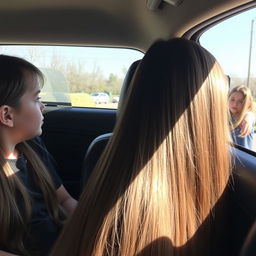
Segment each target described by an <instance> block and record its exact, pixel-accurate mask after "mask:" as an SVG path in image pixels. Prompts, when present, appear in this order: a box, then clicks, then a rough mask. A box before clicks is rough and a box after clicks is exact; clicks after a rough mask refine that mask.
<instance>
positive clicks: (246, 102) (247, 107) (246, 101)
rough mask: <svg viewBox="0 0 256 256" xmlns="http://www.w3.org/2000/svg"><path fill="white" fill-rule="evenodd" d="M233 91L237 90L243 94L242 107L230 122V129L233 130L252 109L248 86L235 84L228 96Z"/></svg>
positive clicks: (251, 98)
mask: <svg viewBox="0 0 256 256" xmlns="http://www.w3.org/2000/svg"><path fill="white" fill-rule="evenodd" d="M234 92H239V93H241V94H242V95H243V107H242V110H241V112H240V113H239V115H238V117H237V118H236V120H235V122H234V123H232V128H231V129H232V130H234V129H235V128H237V127H238V126H239V125H240V124H241V122H242V121H243V120H244V118H245V115H246V113H248V112H253V111H254V106H253V97H252V93H251V90H250V88H248V87H246V86H244V85H239V86H236V87H234V88H233V89H231V91H230V92H229V94H228V98H230V97H231V95H232V94H233V93H234Z"/></svg>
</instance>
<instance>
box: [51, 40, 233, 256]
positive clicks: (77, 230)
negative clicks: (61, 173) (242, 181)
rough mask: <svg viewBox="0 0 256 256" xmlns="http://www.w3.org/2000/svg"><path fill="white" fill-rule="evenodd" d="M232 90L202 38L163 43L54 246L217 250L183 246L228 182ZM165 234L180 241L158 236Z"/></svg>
mask: <svg viewBox="0 0 256 256" xmlns="http://www.w3.org/2000/svg"><path fill="white" fill-rule="evenodd" d="M227 93H228V82H227V79H226V77H225V76H224V75H223V72H222V69H221V68H220V66H219V64H218V63H217V62H216V60H215V58H214V57H213V56H212V55H211V54H210V53H209V52H207V51H206V50H205V49H203V48H202V47H200V46H199V45H198V44H196V43H194V42H191V41H187V40H185V39H172V40H169V41H158V42H156V43H154V44H153V45H152V46H151V47H150V49H149V50H148V52H147V53H146V55H145V56H144V58H143V59H142V61H141V63H140V65H139V67H138V69H137V71H136V73H135V76H134V78H133V80H132V84H131V87H130V88H129V92H128V96H127V100H126V102H125V105H124V107H123V108H122V110H121V113H120V119H119V120H118V122H117V125H116V127H115V129H114V132H113V134H114V135H113V137H112V139H111V140H110V142H109V143H108V145H107V147H106V149H105V151H104V153H103V155H102V157H101V158H100V161H99V162H98V164H97V166H96V168H95V169H94V171H93V173H92V175H91V177H90V179H89V181H88V184H87V186H86V187H85V189H84V191H83V193H82V196H81V198H80V201H79V204H78V207H77V209H76V211H75V213H74V214H73V216H72V219H71V221H70V222H69V223H68V224H67V226H65V228H64V231H63V232H62V234H61V236H60V238H59V239H58V242H57V244H56V247H55V249H54V250H53V252H52V254H51V255H54V256H55V255H56V256H58V255H62V256H65V255H67V256H68V255H73V256H92V255H93V256H103V255H104V256H106V255H108V256H134V255H151V256H153V255H154V256H155V255H207V254H200V249H199V248H198V247H196V246H195V245H192V249H193V252H194V254H193V253H192V251H190V252H189V253H190V254H188V252H186V253H185V254H182V253H181V252H179V251H178V250H176V248H179V247H182V246H183V245H185V244H186V243H187V242H188V241H189V239H191V238H192V237H193V235H194V234H195V232H196V231H197V230H198V228H199V226H200V225H201V224H202V223H203V222H204V220H205V219H206V217H207V216H208V215H209V214H211V211H212V209H213V207H214V205H215V203H216V201H217V200H218V199H219V198H220V196H221V195H222V193H223V191H224V188H225V187H226V185H227V182H228V178H229V175H230V154H229V149H228V140H229V127H228V106H227ZM161 238H163V240H162V241H170V243H171V244H172V249H170V248H169V247H168V246H166V243H165V242H159V243H155V241H157V240H159V239H161ZM204 239H205V241H208V242H209V239H210V238H209V234H208V233H207V232H206V234H205V237H204ZM146 247H148V249H147V250H146V251H144V250H145V248H146Z"/></svg>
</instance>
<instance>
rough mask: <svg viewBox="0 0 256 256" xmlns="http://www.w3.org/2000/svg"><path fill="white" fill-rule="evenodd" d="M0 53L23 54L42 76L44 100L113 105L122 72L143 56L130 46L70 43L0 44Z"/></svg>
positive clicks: (117, 95)
mask: <svg viewBox="0 0 256 256" xmlns="http://www.w3.org/2000/svg"><path fill="white" fill-rule="evenodd" d="M0 53H1V54H8V55H12V56H18V57H21V58H24V59H26V60H28V61H30V62H32V63H33V64H34V65H36V66H37V67H38V68H40V70H41V71H42V72H43V74H44V76H45V81H44V87H43V89H42V93H41V98H42V101H43V102H46V103H48V104H58V105H67V106H74V107H96V108H117V103H118V100H119V94H120V90H121V87H122V83H123V79H124V76H125V74H126V72H127V70H128V68H129V67H130V65H131V64H132V63H133V62H134V61H136V60H138V59H141V58H142V57H143V53H142V52H139V51H136V50H133V49H123V48H102V47H70V46H20V45H19V46H17V45H6V46H5V45H2V46H0Z"/></svg>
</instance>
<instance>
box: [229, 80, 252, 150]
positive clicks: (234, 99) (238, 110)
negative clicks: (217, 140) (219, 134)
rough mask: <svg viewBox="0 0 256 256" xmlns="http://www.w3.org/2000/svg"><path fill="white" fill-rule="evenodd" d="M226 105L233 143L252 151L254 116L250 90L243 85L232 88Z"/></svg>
mask: <svg viewBox="0 0 256 256" xmlns="http://www.w3.org/2000/svg"><path fill="white" fill-rule="evenodd" d="M228 104H229V110H230V114H231V122H230V125H231V136H232V139H233V142H234V143H236V144H238V145H240V146H243V147H245V148H249V149H253V137H254V127H253V126H254V124H255V114H254V113H253V97H252V94H251V90H250V88H248V87H245V86H244V85H240V86H236V87H235V88H233V89H232V90H231V91H230V92H229V96H228Z"/></svg>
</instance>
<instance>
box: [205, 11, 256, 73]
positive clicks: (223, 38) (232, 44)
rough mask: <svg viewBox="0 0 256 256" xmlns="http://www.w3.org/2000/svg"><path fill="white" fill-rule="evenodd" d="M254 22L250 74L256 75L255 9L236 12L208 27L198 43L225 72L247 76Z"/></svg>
mask: <svg viewBox="0 0 256 256" xmlns="http://www.w3.org/2000/svg"><path fill="white" fill-rule="evenodd" d="M253 19H255V22H254V33H253V47H252V55H251V56H252V59H251V60H252V61H251V75H253V76H254V77H255V75H256V10H255V9H252V10H250V11H246V12H245V13H242V14H238V15H236V16H234V17H232V18H230V19H227V20H226V21H224V22H222V23H219V24H218V25H216V26H215V27H212V28H210V29H209V30H208V31H207V32H205V33H204V34H203V35H202V36H201V38H200V43H201V45H203V46H204V47H205V48H206V49H208V50H209V51H210V52H211V53H212V54H213V55H214V56H215V57H216V58H217V60H218V61H219V62H220V64H221V65H222V67H223V68H224V71H225V73H226V74H229V75H231V76H238V77H247V72H248V58H249V45H250V33H251V21H252V20H253Z"/></svg>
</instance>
